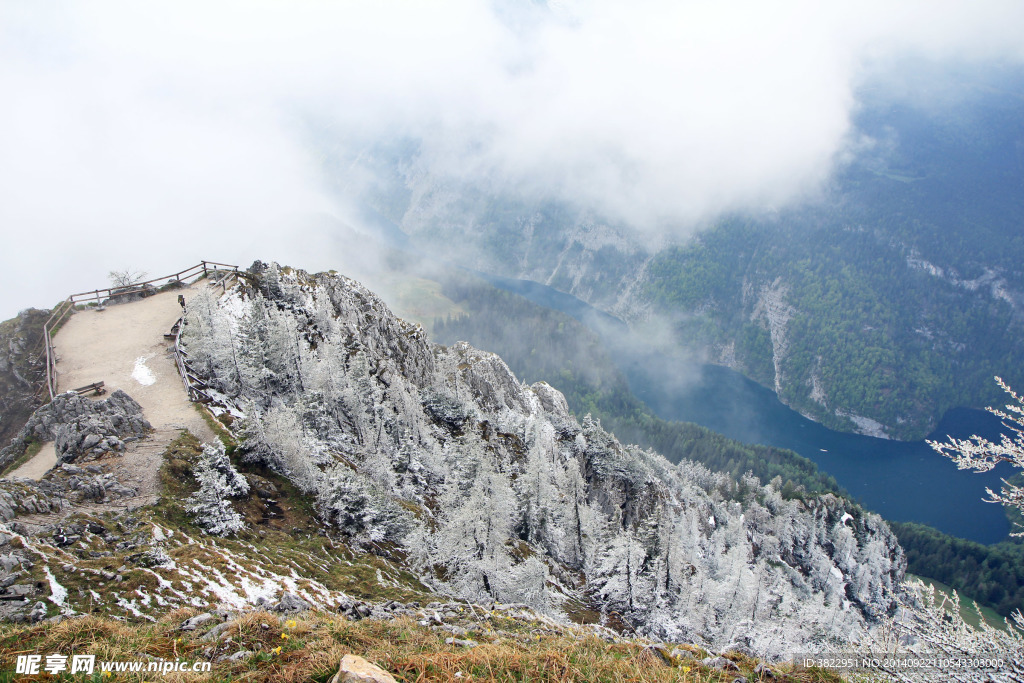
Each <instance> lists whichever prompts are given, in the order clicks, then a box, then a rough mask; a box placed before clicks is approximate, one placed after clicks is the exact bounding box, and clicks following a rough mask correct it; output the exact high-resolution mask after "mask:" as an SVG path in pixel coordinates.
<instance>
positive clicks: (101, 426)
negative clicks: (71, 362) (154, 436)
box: [0, 389, 153, 467]
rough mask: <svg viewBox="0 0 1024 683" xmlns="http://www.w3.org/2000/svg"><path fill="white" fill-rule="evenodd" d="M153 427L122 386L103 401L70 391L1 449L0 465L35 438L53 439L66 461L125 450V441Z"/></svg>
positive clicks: (59, 456)
mask: <svg viewBox="0 0 1024 683" xmlns="http://www.w3.org/2000/svg"><path fill="white" fill-rule="evenodd" d="M152 428H153V427H152V425H150V424H149V422H148V421H147V420H146V418H145V417H144V416H143V414H142V406H140V405H139V404H138V403H137V402H136V401H135V399H133V398H132V397H131V396H129V395H128V394H126V393H125V392H123V391H121V390H120V389H118V390H117V391H115V392H114V393H112V394H111V395H110V396H109V397H107V398H105V399H103V400H100V401H93V400H91V399H88V398H85V397H82V396H79V395H78V394H76V393H75V392H73V391H69V392H67V393H65V394H60V395H58V396H55V397H54V399H53V401H51V402H50V403H48V404H46V405H45V406H43V407H42V408H39V409H38V410H36V411H35V412H34V413H33V414H32V416H31V417H30V418H29V419H28V422H27V423H26V424H25V426H24V427H23V428H22V430H21V431H20V432H19V433H18V435H17V436H16V437H15V438H14V439H12V440H11V444H10V445H9V446H8V447H7V448H4V449H3V450H0V467H3V466H6V465H7V464H8V463H10V462H11V461H13V460H15V459H16V458H17V457H18V456H20V455H21V454H22V453H24V452H25V448H26V447H27V446H28V444H29V443H30V442H31V441H33V440H36V441H54V442H55V443H54V445H55V447H56V450H57V460H58V462H62V463H66V462H74V461H76V460H78V459H81V458H87V457H96V456H99V455H102V454H103V453H107V452H111V451H123V450H124V448H125V440H129V441H131V440H135V439H139V438H142V437H143V436H145V434H146V432H147V431H149V430H151V429H152Z"/></svg>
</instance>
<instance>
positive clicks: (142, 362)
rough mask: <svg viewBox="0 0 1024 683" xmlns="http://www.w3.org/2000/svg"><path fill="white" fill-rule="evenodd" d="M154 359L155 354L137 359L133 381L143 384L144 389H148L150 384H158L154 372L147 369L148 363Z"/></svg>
mask: <svg viewBox="0 0 1024 683" xmlns="http://www.w3.org/2000/svg"><path fill="white" fill-rule="evenodd" d="M152 357H153V354H150V355H148V356H139V357H138V358H136V359H135V369H134V370H132V379H134V380H135V381H136V382H138V383H139V384H141V385H142V386H144V387H148V386H149V385H150V384H155V383H156V375H154V374H153V371H152V370H150V369H149V368H148V367H146V361H147V360H149V359H150V358H152Z"/></svg>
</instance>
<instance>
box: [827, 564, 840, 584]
mask: <svg viewBox="0 0 1024 683" xmlns="http://www.w3.org/2000/svg"><path fill="white" fill-rule="evenodd" d="M829 572H831V573H832V576H834V577H836V578H837V579H839V580H840V581H842V580H843V572H842V571H841V570H840V569H839V567H832V568H831V569H829Z"/></svg>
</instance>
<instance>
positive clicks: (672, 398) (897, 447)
mask: <svg viewBox="0 0 1024 683" xmlns="http://www.w3.org/2000/svg"><path fill="white" fill-rule="evenodd" d="M478 275H481V276H482V277H485V279H487V280H488V281H489V282H491V284H493V285H495V286H497V287H500V288H502V289H505V290H508V291H511V292H514V293H516V294H519V295H520V296H523V297H525V298H527V299H529V300H531V301H533V302H534V303H536V304H539V305H541V306H545V307H547V308H552V309H555V310H558V311H561V312H563V313H566V314H568V315H571V316H572V317H574V318H576V319H577V320H579V321H581V322H583V323H584V324H586V325H587V326H588V327H590V328H591V329H593V330H595V331H596V332H597V333H598V334H600V335H601V336H602V338H603V339H604V341H605V344H606V345H607V346H608V349H609V351H610V352H611V354H612V357H613V360H614V361H615V363H616V365H617V366H618V367H619V369H620V370H621V371H622V372H623V374H624V375H625V376H626V379H627V380H628V382H629V386H630V389H632V391H633V393H634V394H636V395H637V397H639V398H640V399H641V400H643V401H644V402H645V403H646V404H647V405H648V406H649V407H650V409H651V410H652V411H653V412H654V413H655V414H656V415H658V416H659V417H661V418H662V419H665V420H680V421H687V422H695V423H697V424H699V425H702V426H705V427H708V428H709V429H712V430H714V431H716V432H719V433H721V434H724V435H726V436H728V437H730V438H733V439H737V440H739V441H744V442H747V443H759V444H766V445H769V446H775V447H778V448H788V449H791V450H793V451H796V452H797V453H799V454H800V455H802V456H804V457H806V458H809V459H810V460H812V461H814V462H815V463H817V465H818V467H819V468H820V469H822V470H824V471H825V472H828V473H829V474H831V475H832V476H833V477H835V479H836V481H838V482H839V485H840V486H842V487H843V488H845V489H846V490H847V491H849V493H850V494H851V495H852V496H853V497H854V498H856V499H857V500H858V501H859V502H860V503H861V504H862V505H863V506H864V507H866V508H868V509H869V510H874V511H875V512H878V513H880V514H881V515H882V516H883V517H885V518H886V519H892V520H896V521H901V522H904V521H905V522H921V523H924V524H928V525H930V526H933V527H935V528H937V529H939V530H941V531H943V532H945V533H947V534H951V535H953V536H959V537H961V538H968V539H971V540H974V541H978V542H981V543H995V542H998V541H1000V540H1003V539H1004V538H1005V537H1006V535H1007V533H1008V532H1009V522H1008V521H1007V519H1006V515H1005V513H1004V511H1003V509H1002V506H1000V505H995V504H991V503H985V502H983V501H982V500H981V499H982V498H983V497H984V496H985V487H986V486H988V487H989V488H992V489H994V490H998V489H999V488H1000V486H1001V481H1000V478H1001V477H1009V476H1011V475H1012V474H1013V473H1014V470H1013V468H1011V467H1010V466H1009V465H1005V464H1004V465H1000V466H999V467H997V468H996V469H995V470H994V471H992V472H987V473H984V474H978V473H974V472H968V471H960V470H958V469H957V468H956V466H955V465H954V464H953V463H952V461H950V460H949V459H947V458H944V457H942V456H940V455H939V454H937V453H936V452H935V451H933V450H932V449H931V448H930V447H929V446H928V445H927V444H926V443H925V442H924V441H915V442H904V441H890V440H886V439H877V438H873V437H869V436H861V435H859V434H847V433H844V432H837V431H834V430H831V429H828V428H826V427H823V426H822V425H820V424H818V423H816V422H813V421H812V420H809V419H807V418H805V417H804V416H803V415H801V414H800V413H798V412H796V411H794V410H791V409H790V408H788V407H786V406H785V405H783V404H782V402H781V401H779V399H778V396H776V394H775V392H773V391H771V390H770V389H767V388H765V387H762V386H760V385H759V384H757V383H755V382H753V381H751V380H749V379H747V378H746V377H744V376H743V375H741V374H739V373H737V372H735V371H733V370H730V369H729V368H725V367H720V366H715V365H700V364H691V363H686V362H684V361H681V360H679V359H677V358H674V357H672V356H669V355H666V354H664V353H661V352H659V351H657V350H655V349H652V348H646V346H645V343H644V342H643V341H642V340H638V339H637V336H636V335H632V334H631V333H630V332H629V329H628V328H627V327H626V326H625V325H624V324H623V323H622V322H621V321H619V320H618V319H616V318H613V317H612V316H609V315H607V314H605V313H603V312H601V311H598V310H597V309H595V308H593V307H591V306H589V305H588V304H586V303H585V302H583V301H581V300H579V299H577V298H575V297H573V296H571V295H568V294H565V293H564V292H560V291H558V290H555V289H552V288H550V287H546V286H544V285H541V284H538V283H536V282H531V281H526V280H514V279H509V278H501V277H497V276H493V275H483V274H480V273H478ZM1001 428H1002V425H1001V424H1000V422H999V420H998V419H996V418H995V417H994V416H993V415H991V414H989V413H987V412H984V411H980V410H971V409H967V408H957V409H954V410H951V411H949V412H948V413H947V414H946V415H945V416H944V417H943V418H942V421H941V422H940V423H939V425H938V427H937V428H936V430H935V431H934V432H933V433H932V434H931V435H930V437H929V438H931V439H938V440H945V438H946V435H947V434H948V435H951V436H954V437H958V438H965V437H967V436H970V435H971V434H979V435H981V436H984V437H987V438H990V439H993V438H996V436H997V435H998V434H999V433H1000V431H1001Z"/></svg>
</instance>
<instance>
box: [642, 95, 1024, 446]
mask: <svg viewBox="0 0 1024 683" xmlns="http://www.w3.org/2000/svg"><path fill="white" fill-rule="evenodd" d="M921 87H924V86H921ZM1022 93H1024V83H1022V82H1020V79H1019V78H1016V79H1008V80H1006V81H1005V82H1003V81H998V82H993V83H991V84H988V85H986V86H985V87H978V88H976V89H974V90H973V91H972V93H971V96H970V97H969V98H965V99H964V100H963V101H962V102H960V103H958V104H956V105H950V106H948V107H944V108H939V109H937V110H925V109H922V108H915V107H912V106H910V105H909V104H908V103H907V102H904V101H900V100H899V98H896V101H893V98H892V97H891V96H888V97H885V96H881V95H878V96H875V95H873V94H872V93H864V94H863V96H862V97H863V100H864V106H863V108H862V110H861V111H860V112H859V113H858V115H857V118H856V121H855V125H856V127H857V130H858V132H859V133H860V134H862V135H864V136H866V137H867V138H870V139H872V140H876V141H884V143H885V144H881V145H879V146H878V147H877V150H876V151H873V152H867V151H865V152H863V153H862V154H861V155H859V156H858V158H857V160H856V161H855V162H853V163H851V164H850V165H849V166H847V167H845V168H844V169H843V170H842V171H841V172H840V173H838V174H837V175H836V177H835V178H834V179H833V180H832V181H831V182H830V184H829V187H828V188H827V189H826V190H825V191H824V192H823V193H822V196H821V197H820V198H819V199H818V200H816V201H808V202H806V203H805V204H804V205H802V206H795V207H790V208H787V209H783V210H780V211H777V212H772V213H770V214H768V215H757V216H733V217H731V218H727V219H723V220H720V221H719V222H717V223H716V224H714V225H710V226H706V229H704V230H702V231H700V232H699V233H698V234H697V236H696V237H695V238H693V239H691V240H689V241H686V242H684V243H680V244H678V245H676V246H674V247H671V248H668V249H665V250H662V251H659V252H658V253H656V254H655V255H654V256H653V257H652V260H651V261H650V263H649V264H648V267H647V276H646V279H645V281H644V282H643V288H644V296H645V299H646V300H647V301H648V302H649V303H651V305H652V306H653V309H654V311H656V312H659V313H661V314H663V315H665V316H666V317H668V318H669V319H671V320H674V321H678V322H677V323H676V337H677V341H678V343H679V345H680V346H682V347H684V348H693V347H696V348H698V349H706V350H708V351H710V352H711V353H712V354H714V353H716V351H718V350H720V349H722V348H725V347H728V346H729V345H731V344H734V345H735V346H734V348H735V359H736V361H735V362H736V364H737V365H738V366H739V367H737V369H738V370H740V371H741V372H743V373H744V374H746V375H747V376H748V377H750V378H752V379H754V380H756V381H757V382H759V383H761V384H763V385H765V386H768V387H772V388H774V386H775V366H774V363H773V356H772V353H773V343H772V338H771V335H770V330H769V324H768V322H767V316H766V314H765V306H764V303H765V295H766V293H768V292H773V293H775V294H776V295H778V296H779V297H780V298H781V299H782V301H783V302H784V304H785V305H786V306H788V307H789V310H788V311H787V313H788V318H789V319H788V322H787V323H786V325H785V330H786V333H785V341H784V343H782V344H780V346H782V347H785V349H784V353H783V354H782V355H783V358H782V361H781V374H782V391H781V393H780V398H781V399H782V400H783V402H785V403H786V404H787V405H789V406H791V407H793V408H794V409H796V410H799V411H800V412H802V413H804V414H810V415H814V416H815V418H816V419H817V420H818V421H820V422H822V423H823V424H825V425H826V426H828V427H831V428H833V429H841V430H846V431H851V430H852V429H853V426H854V425H853V424H852V422H851V421H850V420H849V419H848V418H846V417H843V416H842V415H837V414H836V409H839V410H840V411H841V412H844V413H848V412H852V413H854V414H856V415H860V416H865V417H868V418H871V419H874V420H876V421H878V422H880V423H882V424H883V425H885V426H886V428H887V430H888V433H889V435H890V436H892V437H894V438H898V439H904V440H917V439H920V438H922V437H924V436H925V435H926V434H927V433H928V432H929V431H930V429H931V428H932V427H934V425H935V424H936V422H937V421H938V419H939V418H940V417H941V416H942V415H943V414H944V413H945V412H946V411H947V410H948V409H950V408H953V407H957V406H972V407H978V408H980V407H983V406H985V405H990V404H991V402H992V401H994V400H997V399H998V398H999V397H998V395H997V392H998V390H997V389H996V388H994V386H993V384H992V377H993V376H995V375H999V376H1001V377H1004V378H1005V379H1007V380H1008V381H1009V382H1010V384H1011V385H1015V384H1024V344H1022V343H1021V339H1022V338H1024V313H1022V311H1024V292H1022V291H1021V284H1020V283H1021V282H1022V281H1024V270H1022V266H1021V264H1022V263H1024V234H1022V232H1021V229H1020V216H1021V215H1024V192H1022V191H1021V188H1022V187H1024V165H1022V164H1021V157H1020V151H1019V150H1020V145H1021V141H1022V140H1024V104H1022V102H1024V98H1021V94H1022ZM815 386H817V387H818V388H819V389H820V390H821V391H822V393H823V395H824V405H823V404H822V403H821V402H819V401H817V400H815V399H814V398H812V397H811V395H812V390H813V388H814V387H815ZM818 397H819V398H821V395H820V394H819V396H818Z"/></svg>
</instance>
